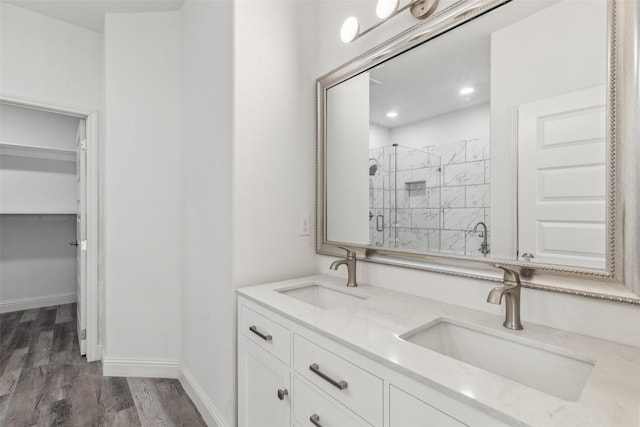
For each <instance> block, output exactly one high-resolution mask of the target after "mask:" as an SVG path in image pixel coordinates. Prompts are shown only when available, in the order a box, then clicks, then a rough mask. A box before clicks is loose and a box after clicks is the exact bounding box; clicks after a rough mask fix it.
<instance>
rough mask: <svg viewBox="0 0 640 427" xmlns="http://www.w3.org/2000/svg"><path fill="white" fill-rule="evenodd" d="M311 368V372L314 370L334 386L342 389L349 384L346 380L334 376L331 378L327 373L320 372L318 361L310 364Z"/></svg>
mask: <svg viewBox="0 0 640 427" xmlns="http://www.w3.org/2000/svg"><path fill="white" fill-rule="evenodd" d="M309 369H310V370H311V372H313V373H314V374H316V375H317V376H319V377H320V378H322V379H323V380H326V381H328V382H330V383H331V384H332V385H333V386H335V387H337V388H339V389H340V390H344V389H345V388H347V386H348V384H347V382H346V381H336V380H334V379H333V378H329V377H328V376H327V375H325V374H323V373H322V372H320V366H318V364H317V363H314V364H313V365H310V366H309Z"/></svg>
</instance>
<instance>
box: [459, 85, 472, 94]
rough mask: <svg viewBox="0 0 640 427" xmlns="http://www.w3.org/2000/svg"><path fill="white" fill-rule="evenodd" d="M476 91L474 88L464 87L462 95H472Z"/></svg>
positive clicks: (461, 90)
mask: <svg viewBox="0 0 640 427" xmlns="http://www.w3.org/2000/svg"><path fill="white" fill-rule="evenodd" d="M474 91H475V89H474V88H472V87H470V86H469V87H463V88H462V89H460V95H471V94H472V93H473V92H474Z"/></svg>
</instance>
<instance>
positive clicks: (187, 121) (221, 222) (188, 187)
mask: <svg viewBox="0 0 640 427" xmlns="http://www.w3.org/2000/svg"><path fill="white" fill-rule="evenodd" d="M180 17H181V29H182V37H181V43H182V44H181V55H182V57H181V73H182V76H181V81H182V86H181V96H182V111H181V121H182V124H181V141H182V142H181V144H182V145H181V153H180V154H181V171H180V174H181V204H182V226H181V232H182V243H181V251H182V277H181V279H182V288H181V299H182V306H181V327H182V332H181V338H182V342H181V357H180V363H181V369H182V370H183V371H184V372H185V373H186V374H187V375H190V376H191V377H192V378H193V379H194V380H195V382H197V384H198V386H199V388H200V389H201V390H202V392H203V394H204V396H203V397H204V399H203V400H205V401H206V402H205V405H208V406H209V408H213V409H212V410H213V411H216V412H217V414H216V416H219V417H220V418H223V417H224V418H223V419H224V420H227V423H226V424H227V425H229V426H232V425H233V422H232V420H233V419H234V411H235V394H234V393H233V392H232V390H233V387H234V386H235V369H233V366H235V346H236V340H235V331H234V329H233V319H234V318H235V295H234V288H233V285H232V278H231V262H232V260H231V222H232V217H231V192H232V165H233V164H232V154H233V147H232V144H233V134H232V130H233V114H232V113H233V109H232V105H233V85H232V84H231V83H232V82H233V50H232V48H233V4H232V2H231V1H187V2H186V3H185V5H184V6H183V7H182V9H181V11H180ZM196 401H197V400H196ZM200 409H201V413H202V414H203V415H204V416H205V418H206V417H207V416H208V414H207V410H206V409H205V410H203V408H200ZM210 410H211V409H210ZM222 414H224V416H223V415H222ZM220 424H221V423H220Z"/></svg>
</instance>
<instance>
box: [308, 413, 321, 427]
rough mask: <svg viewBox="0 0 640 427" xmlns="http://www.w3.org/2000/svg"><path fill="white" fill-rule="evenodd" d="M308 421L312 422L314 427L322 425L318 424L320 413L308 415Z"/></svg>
mask: <svg viewBox="0 0 640 427" xmlns="http://www.w3.org/2000/svg"><path fill="white" fill-rule="evenodd" d="M309 421H311V424H313V425H314V426H316V427H322V424H320V415H318V414H313V415H311V416H310V417H309Z"/></svg>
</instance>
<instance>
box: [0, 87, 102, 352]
mask: <svg viewBox="0 0 640 427" xmlns="http://www.w3.org/2000/svg"><path fill="white" fill-rule="evenodd" d="M0 107H2V108H3V109H4V111H11V110H14V111H20V110H21V111H25V112H31V114H32V116H39V117H45V116H47V117H55V118H59V120H58V121H59V122H60V123H63V124H64V126H66V127H69V126H71V125H75V126H76V129H75V132H74V133H75V140H73V139H72V140H71V141H70V144H72V145H71V146H64V147H57V146H56V144H47V143H44V144H38V143H32V141H27V142H26V143H20V142H19V141H4V140H2V141H0V153H2V155H3V160H6V159H12V161H13V162H14V163H15V162H22V163H21V164H20V167H17V168H15V170H9V171H4V170H3V172H7V173H9V174H10V173H13V178H16V179H17V180H16V179H14V180H13V181H14V183H15V185H14V186H13V189H12V190H11V191H13V192H14V196H17V197H15V200H22V202H19V203H17V204H16V205H15V206H14V207H13V208H11V207H10V206H8V205H7V203H3V206H4V207H3V210H2V213H3V216H4V214H5V213H8V214H9V215H14V216H16V217H17V218H20V221H22V222H24V220H23V218H29V220H31V221H34V222H33V223H34V224H35V223H37V221H39V220H46V221H47V222H48V223H51V221H52V220H56V221H58V224H63V225H64V227H66V228H71V231H72V232H73V230H75V233H73V236H74V238H72V239H67V241H65V243H64V244H65V245H67V244H69V245H72V246H71V249H70V250H72V251H73V250H75V255H74V258H75V259H76V272H77V274H76V277H74V278H71V280H73V281H75V284H71V283H69V285H74V286H73V288H72V289H71V290H72V291H73V292H69V293H67V294H65V296H66V297H74V299H75V300H76V302H77V311H78V313H77V315H78V339H79V347H80V349H81V353H82V354H85V355H86V357H87V360H88V361H93V360H99V359H101V357H102V355H101V354H100V353H101V352H100V346H99V341H100V337H99V292H98V248H99V244H98V243H99V242H98V217H99V205H98V192H99V187H98V176H99V175H98V165H99V163H98V112H97V111H83V110H74V109H70V108H66V107H60V106H56V105H50V104H44V103H38V102H33V101H30V100H23V99H17V98H9V97H5V96H0ZM22 115H23V116H24V117H28V116H29V114H22ZM12 117H13V116H11V115H10V114H6V115H5V119H7V121H8V120H12ZM15 117H18V116H15ZM3 121H4V120H3ZM5 124H6V122H5ZM29 161H30V162H31V163H29ZM74 161H75V165H74ZM34 162H36V163H37V167H34V165H33V163H34ZM43 170H44V171H45V172H48V173H49V174H48V175H47V173H43V172H42V171H43ZM29 171H31V172H35V173H32V174H31V175H30V176H31V177H33V178H34V180H33V183H32V184H33V185H32V186H31V187H29V188H31V192H32V193H33V192H35V193H36V194H37V196H36V197H33V195H34V194H32V195H31V197H30V198H29V197H27V193H25V194H24V197H22V198H21V197H20V194H17V193H18V192H19V191H20V189H21V188H28V187H27V182H26V181H20V179H21V176H24V175H25V174H26V173H28V172H29ZM20 173H22V175H20ZM69 178H71V179H72V180H73V182H69ZM5 182H6V180H5ZM38 184H42V186H43V187H44V188H41V187H39V186H38ZM34 185H35V186H34ZM63 186H64V188H69V187H71V189H72V190H73V189H75V191H71V192H69V191H66V192H65V193H64V195H63V196H62V198H60V197H58V195H59V194H58V193H56V191H53V189H55V188H61V187H63ZM34 188H36V189H37V191H33V189H34ZM47 188H49V190H47ZM3 193H5V194H4V196H6V195H7V194H6V193H8V192H7V191H3ZM56 194H58V195H56ZM4 196H3V199H4ZM49 196H51V197H49ZM71 196H73V198H74V199H73V200H65V198H66V199H69V198H70V197H71ZM43 199H48V200H49V202H50V203H49V205H48V206H49V207H48V208H46V209H42V208H39V207H38V206H36V205H37V203H38V202H37V201H38V200H43ZM30 200H31V202H33V201H36V203H35V205H34V203H31V205H30V204H29V203H30V202H29V201H30ZM25 201H26V202H25ZM5 207H6V209H5ZM12 209H13V210H14V211H15V212H12V211H11V210H12ZM5 211H6V212H5ZM67 223H69V224H67ZM23 228H24V227H23ZM49 228H50V229H51V227H50V226H49ZM58 232H60V231H58ZM36 234H37V233H36ZM68 240H71V241H68ZM58 243H59V242H58ZM48 297H49V298H48V299H47V298H43V297H39V298H22V299H19V300H14V301H12V303H13V305H14V306H13V308H11V307H2V308H3V309H4V308H7V311H10V310H13V309H16V308H17V309H20V307H23V308H22V309H24V308H29V306H30V305H31V307H35V306H37V305H38V304H40V305H41V304H42V303H44V302H46V301H49V300H51V301H50V302H51V303H53V304H63V303H64V301H62V300H60V301H59V302H58V301H56V300H55V298H54V299H51V298H50V296H48ZM20 304H22V305H20ZM4 305H6V306H9V305H11V304H4Z"/></svg>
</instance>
